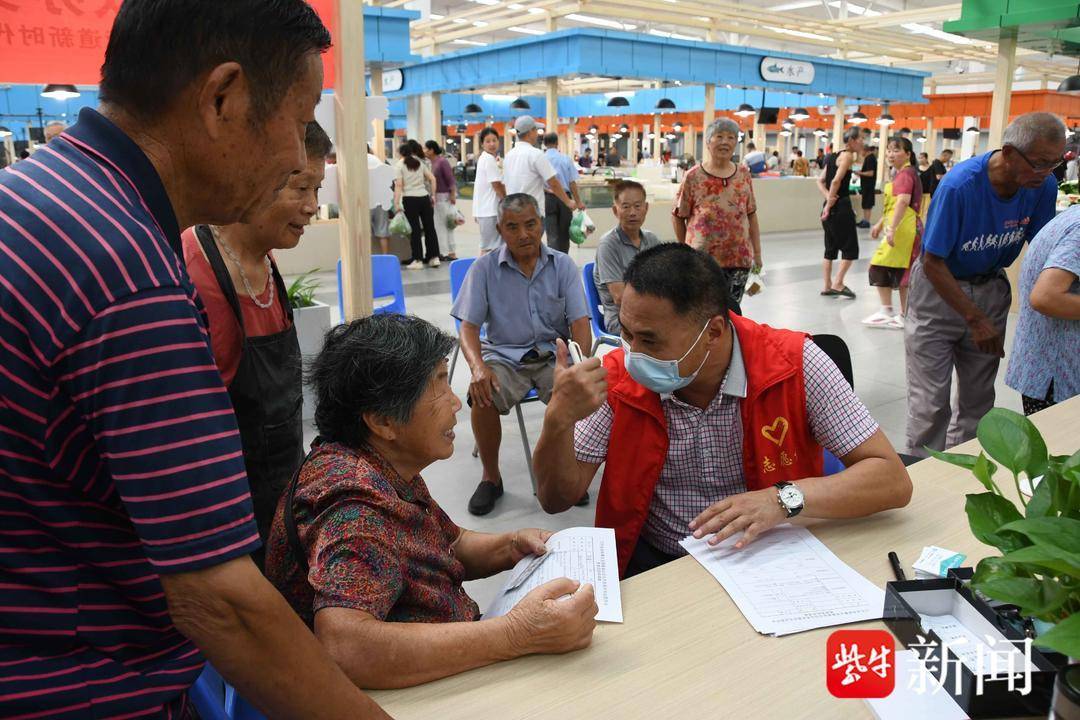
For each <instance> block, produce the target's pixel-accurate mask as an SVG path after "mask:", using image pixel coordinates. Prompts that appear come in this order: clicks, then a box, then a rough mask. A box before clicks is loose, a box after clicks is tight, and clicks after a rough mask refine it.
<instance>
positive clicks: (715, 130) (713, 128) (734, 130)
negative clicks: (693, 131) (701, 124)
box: [705, 118, 740, 142]
mask: <svg viewBox="0 0 1080 720" xmlns="http://www.w3.org/2000/svg"><path fill="white" fill-rule="evenodd" d="M722 132H726V133H731V134H732V135H734V136H735V138H736V139H738V137H739V132H740V131H739V124H738V123H737V122H735V121H734V120H732V119H731V118H717V119H715V120H713V121H712V122H711V123H709V127H707V128H705V142H709V141H710V140H712V137H713V135H718V134H720V133H722Z"/></svg>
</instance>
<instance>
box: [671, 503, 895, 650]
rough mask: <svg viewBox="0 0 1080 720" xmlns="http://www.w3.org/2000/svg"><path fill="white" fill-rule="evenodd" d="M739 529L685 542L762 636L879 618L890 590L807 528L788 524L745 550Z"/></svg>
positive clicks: (759, 539)
mask: <svg viewBox="0 0 1080 720" xmlns="http://www.w3.org/2000/svg"><path fill="white" fill-rule="evenodd" d="M741 536H742V534H741V533H736V534H735V535H733V536H732V537H729V538H728V539H727V540H725V541H724V542H722V543H720V544H719V545H717V546H715V547H712V546H710V545H709V544H708V543H707V542H706V540H707V539H708V538H709V537H711V536H706V537H704V538H702V539H700V540H695V539H694V537H693V536H688V537H687V538H685V539H684V540H682V541H681V542H680V544H681V545H682V546H683V547H684V548H686V550H687V552H689V553H690V554H691V555H693V556H694V559H695V560H697V561H698V562H699V563H701V564H702V566H703V567H704V568H705V569H706V570H708V571H709V572H710V573H711V574H712V576H713V577H715V578H716V579H717V580H719V581H720V584H721V585H722V586H723V587H724V590H726V591H727V594H728V595H730V596H731V599H732V601H734V603H735V604H736V605H737V606H738V608H739V610H741V611H742V614H743V616H744V617H745V618H746V619H747V620H748V621H749V622H750V624H751V625H752V626H753V627H754V629H755V630H757V631H758V632H759V633H761V634H763V635H777V636H779V635H790V634H792V633H797V632H803V631H804V630H813V629H815V628H821V627H829V626H832V625H843V624H846V623H852V622H859V621H862V620H878V619H880V618H881V616H882V613H883V610H884V607H885V591H884V590H882V589H881V588H879V587H877V586H875V585H874V584H873V583H871V582H870V581H869V580H867V579H866V578H864V577H863V576H862V575H860V574H859V573H857V572H855V571H854V570H852V569H851V568H850V567H848V566H847V565H845V564H844V563H843V562H842V561H841V560H840V558H838V557H836V555H834V554H833V553H832V551H831V550H829V548H827V547H825V545H824V544H823V543H822V542H821V541H820V540H818V539H817V538H816V537H814V536H813V535H812V534H811V533H810V531H809V530H807V529H806V528H804V527H797V526H794V525H789V524H786V523H785V524H783V525H778V526H777V527H775V528H773V529H772V530H770V531H769V532H767V533H765V534H763V535H761V536H760V537H759V538H758V539H757V540H755V541H754V542H752V543H750V544H749V545H747V546H746V547H744V548H743V549H741V550H736V549H735V547H734V546H735V543H736V542H738V540H739V538H740V537H741Z"/></svg>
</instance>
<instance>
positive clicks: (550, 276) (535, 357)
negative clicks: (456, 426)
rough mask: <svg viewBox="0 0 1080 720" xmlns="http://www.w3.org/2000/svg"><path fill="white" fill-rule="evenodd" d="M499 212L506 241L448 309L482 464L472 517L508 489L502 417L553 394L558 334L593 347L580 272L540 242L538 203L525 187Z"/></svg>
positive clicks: (479, 263)
mask: <svg viewBox="0 0 1080 720" xmlns="http://www.w3.org/2000/svg"><path fill="white" fill-rule="evenodd" d="M498 218H499V220H498V226H497V227H498V230H499V235H500V236H501V237H502V239H503V242H504V243H505V244H504V245H503V246H502V248H501V249H499V250H498V251H494V252H490V253H488V254H487V255H483V256H481V257H480V258H478V259H477V260H476V262H475V263H473V265H472V267H470V268H469V273H468V275H466V276H465V282H464V284H463V285H462V287H461V293H460V294H459V295H458V297H457V300H456V301H455V302H454V307H453V308H452V309H451V310H450V314H451V315H453V316H454V317H455V318H457V319H458V320H460V321H461V352H462V354H463V355H464V357H465V362H467V363H468V365H469V369H470V370H472V380H471V382H470V384H469V398H468V400H469V406H470V407H471V417H472V428H473V434H474V435H475V437H476V446H477V449H478V450H479V454H480V462H481V463H482V464H483V466H484V474H483V477H482V478H481V481H480V484H479V485H478V486H477V488H476V491H475V492H474V493H473V495H472V498H471V499H470V500H469V512H470V513H472V514H473V515H486V514H488V513H489V512H491V511H492V509H493V508H494V507H495V501H496V500H498V499H499V498H500V497H501V496H502V494H503V487H502V475H501V474H500V472H499V445H500V444H501V443H502V421H501V419H500V417H499V416H500V415H506V414H508V413H509V412H510V410H511V409H512V408H513V407H514V406H515V405H517V404H518V403H519V402H521V400H522V399H523V398H524V397H525V396H526V395H528V394H529V392H530V391H531V390H533V389H535V390H536V392H537V394H538V395H539V396H540V400H541V401H542V402H544V403H545V404H546V403H547V401H548V400H550V399H551V388H552V385H553V383H554V377H555V341H556V340H557V339H559V338H562V339H564V340H566V339H572V340H574V341H575V342H577V344H578V345H579V346H580V347H581V348H583V349H584V351H585V352H588V349H589V348H590V347H591V345H592V332H591V331H590V329H589V308H588V304H587V303H586V301H585V290H584V289H583V287H582V285H581V276H580V274H579V272H578V268H577V266H576V265H575V264H574V261H573V260H571V259H570V257H569V256H568V255H566V254H564V253H561V252H559V251H558V250H554V249H552V248H550V247H548V246H546V245H544V244H543V243H541V242H540V238H541V236H542V235H543V233H544V219H543V216H542V215H541V214H540V204H539V203H538V202H537V201H536V199H535V198H534V197H533V196H532V195H529V194H526V193H514V194H511V195H507V196H506V197H505V198H503V199H502V201H501V202H500V203H499V215H498ZM481 326H486V330H487V337H486V338H485V339H484V340H483V341H482V342H481V339H480V328H481ZM587 500H588V494H586V496H585V497H584V498H582V501H583V502H587Z"/></svg>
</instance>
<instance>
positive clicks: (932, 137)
mask: <svg viewBox="0 0 1080 720" xmlns="http://www.w3.org/2000/svg"><path fill="white" fill-rule="evenodd" d="M923 147H925V148H926V156H927V157H928V158H930V162H934V158H936V157H937V154H938V153H937V130H935V129H934V118H932V117H928V118H926V144H925V145H924V146H923Z"/></svg>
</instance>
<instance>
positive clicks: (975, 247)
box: [960, 218, 1030, 252]
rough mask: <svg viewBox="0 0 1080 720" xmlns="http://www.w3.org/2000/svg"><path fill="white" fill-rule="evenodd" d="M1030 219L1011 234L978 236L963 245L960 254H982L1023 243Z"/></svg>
mask: <svg viewBox="0 0 1080 720" xmlns="http://www.w3.org/2000/svg"><path fill="white" fill-rule="evenodd" d="M1029 221H1030V218H1024V219H1023V221H1022V224H1023V225H1024V227H1020V228H1017V229H1016V230H1013V231H1012V232H1007V233H999V234H991V235H979V236H978V237H974V238H972V239H970V240H968V241H967V242H965V243H964V244H963V245H961V246H960V252H982V251H983V250H993V249H995V248H997V249H1001V248H1007V247H1009V246H1010V245H1018V244H1020V243H1022V242H1024V238H1026V237H1027V227H1026V226H1027V224H1028V222H1029Z"/></svg>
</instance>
